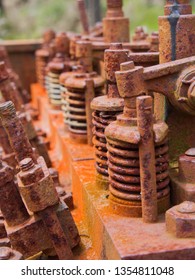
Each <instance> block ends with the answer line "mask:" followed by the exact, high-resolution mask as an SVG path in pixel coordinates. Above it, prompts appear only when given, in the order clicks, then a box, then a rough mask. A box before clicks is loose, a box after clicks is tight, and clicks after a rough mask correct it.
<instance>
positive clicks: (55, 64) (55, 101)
mask: <svg viewBox="0 0 195 280" xmlns="http://www.w3.org/2000/svg"><path fill="white" fill-rule="evenodd" d="M69 43H70V40H69V37H68V36H67V34H66V33H65V32H62V33H60V34H58V35H57V36H56V38H55V51H56V53H55V56H54V58H53V59H52V60H51V62H49V64H48V74H47V75H48V78H47V79H48V81H47V83H48V85H47V87H48V95H49V100H50V103H51V105H52V106H53V108H55V109H60V108H61V91H60V83H59V77H60V74H61V73H63V72H64V71H68V70H69V69H70V66H69V64H68V61H69Z"/></svg>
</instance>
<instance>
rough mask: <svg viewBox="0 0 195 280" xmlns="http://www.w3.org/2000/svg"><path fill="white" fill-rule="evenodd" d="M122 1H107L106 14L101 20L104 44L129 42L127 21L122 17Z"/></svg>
mask: <svg viewBox="0 0 195 280" xmlns="http://www.w3.org/2000/svg"><path fill="white" fill-rule="evenodd" d="M122 5H123V3H122V0H107V13H106V17H105V18H104V19H103V37H104V40H105V42H106V43H112V42H129V40H130V39H129V38H130V37H129V36H130V31H129V19H128V18H125V17H124V13H123V11H122Z"/></svg>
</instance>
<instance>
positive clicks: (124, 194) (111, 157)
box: [105, 62, 169, 216]
mask: <svg viewBox="0 0 195 280" xmlns="http://www.w3.org/2000/svg"><path fill="white" fill-rule="evenodd" d="M151 68H152V67H151ZM141 73H143V68H142V67H135V66H134V63H133V62H126V63H122V64H121V71H117V72H116V80H117V85H118V89H119V93H120V95H121V96H122V97H123V98H124V104H125V106H124V110H123V114H121V115H119V116H118V117H117V121H115V122H113V123H111V124H110V125H109V126H108V127H107V128H106V131H105V133H106V138H107V142H108V146H107V147H108V165H109V176H110V187H109V189H110V193H111V196H110V198H111V199H110V201H111V205H112V208H113V210H114V211H116V212H117V213H121V214H122V213H123V214H125V215H130V216H140V215H141V194H140V191H141V185H140V183H141V182H143V180H144V174H143V173H140V169H141V165H140V164H141V162H143V158H142V159H141V160H140V157H139V154H140V149H141V143H142V141H141V135H140V131H139V129H138V126H137V110H136V98H137V97H138V96H139V95H141V93H142V94H143V92H144V91H145V90H144V83H142V82H141V75H142V74H141ZM143 110H144V109H143ZM153 133H154V142H155V161H156V163H155V165H156V184H157V199H158V207H159V211H165V210H166V209H167V208H168V207H169V175H168V143H167V133H168V129H167V126H166V124H165V123H163V122H154V125H153ZM148 152H151V153H152V150H151V149H150V150H149V151H148ZM140 176H142V177H140Z"/></svg>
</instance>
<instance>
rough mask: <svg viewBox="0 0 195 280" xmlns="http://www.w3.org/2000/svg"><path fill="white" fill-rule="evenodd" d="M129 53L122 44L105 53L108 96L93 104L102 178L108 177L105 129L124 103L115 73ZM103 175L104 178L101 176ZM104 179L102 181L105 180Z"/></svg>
mask: <svg viewBox="0 0 195 280" xmlns="http://www.w3.org/2000/svg"><path fill="white" fill-rule="evenodd" d="M128 53H129V51H128V50H126V49H123V47H122V44H120V43H112V44H111V45H110V48H109V49H107V50H106V51H105V55H104V64H105V72H106V95H105V96H101V97H96V98H94V99H93V101H92V102H91V108H92V109H93V110H94V112H93V125H94V128H93V130H94V131H93V132H94V138H93V144H94V146H95V154H96V169H97V172H98V174H100V177H103V178H104V177H107V176H108V166H107V148H106V137H105V135H104V131H105V128H106V127H107V126H108V125H109V124H110V123H111V122H112V121H114V120H116V116H117V115H118V114H119V113H121V112H122V110H123V106H124V101H123V99H122V98H121V97H120V95H119V93H118V88H117V84H116V78H115V71H117V70H119V69H120V63H122V62H125V61H127V60H128ZM101 175H102V176H101ZM103 178H102V179H103Z"/></svg>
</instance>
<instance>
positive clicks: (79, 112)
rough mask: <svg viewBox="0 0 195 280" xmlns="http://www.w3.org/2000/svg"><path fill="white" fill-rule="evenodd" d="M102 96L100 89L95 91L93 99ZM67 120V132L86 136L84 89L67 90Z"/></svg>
mask: <svg viewBox="0 0 195 280" xmlns="http://www.w3.org/2000/svg"><path fill="white" fill-rule="evenodd" d="M100 95H102V88H101V87H100V88H96V89H95V97H97V96H100ZM66 96H67V97H66V101H67V119H68V124H69V130H70V131H71V132H72V133H76V134H87V119H86V108H85V106H86V104H85V89H75V88H67V91H66Z"/></svg>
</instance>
